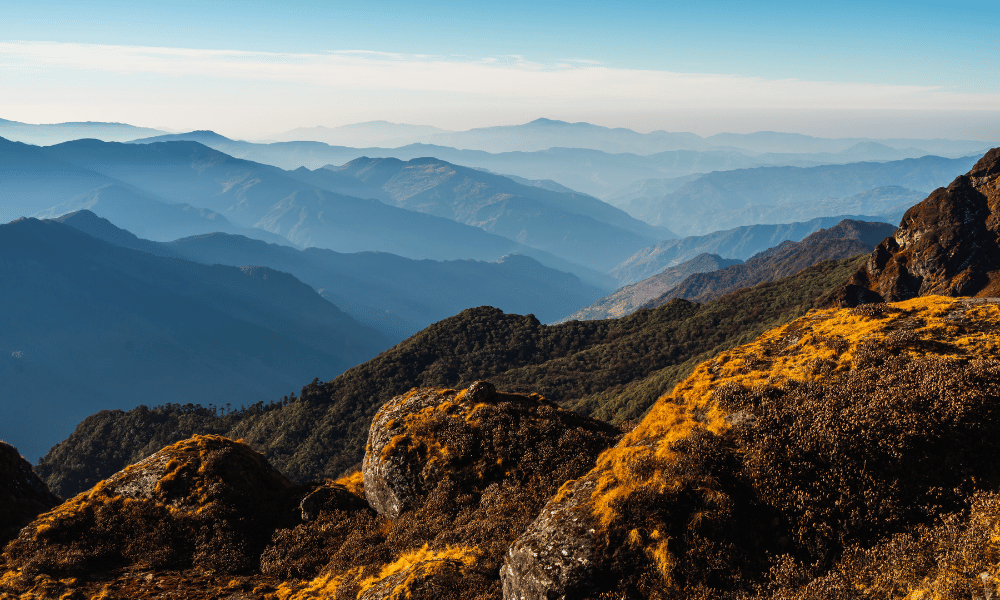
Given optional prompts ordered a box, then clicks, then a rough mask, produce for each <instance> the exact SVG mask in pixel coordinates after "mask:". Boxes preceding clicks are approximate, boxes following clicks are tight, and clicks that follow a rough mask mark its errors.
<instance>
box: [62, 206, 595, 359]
mask: <svg viewBox="0 0 1000 600" xmlns="http://www.w3.org/2000/svg"><path fill="white" fill-rule="evenodd" d="M59 221H61V222H64V223H66V224H68V225H70V226H72V227H76V228H77V229H80V230H81V231H85V232H86V233H89V234H91V235H93V236H95V237H98V238H100V239H103V240H105V241H107V242H110V243H112V244H116V245H120V246H125V247H127V248H134V249H136V250H142V251H144V252H149V253H150V254H156V255H158V256H170V257H175V258H183V259H185V260H191V261H195V262H199V263H203V264H223V265H231V266H237V267H241V266H245V265H257V266H264V267H270V268H272V269H275V270H278V271H284V272H286V273H291V274H292V275H294V276H295V277H297V278H298V279H299V280H301V281H303V282H305V283H307V284H309V285H311V286H312V287H313V288H314V289H316V290H317V291H319V292H320V295H322V296H323V297H324V298H326V299H328V300H330V301H331V302H333V303H334V304H335V305H337V306H338V307H339V308H341V309H342V310H344V311H345V312H346V313H348V314H349V315H351V316H352V317H353V318H355V319H356V320H358V321H360V322H362V323H364V324H366V325H368V326H370V327H374V328H376V329H378V330H379V331H382V332H383V333H384V334H386V335H387V336H389V337H390V338H392V339H393V340H394V341H400V340H402V339H404V338H406V337H409V336H410V335H412V334H414V333H416V332H417V331H419V330H421V329H423V328H424V327H426V326H428V325H430V324H431V323H433V322H434V321H439V320H441V319H444V318H446V317H449V316H451V315H454V314H456V313H458V312H461V311H462V310H464V309H466V308H469V307H473V306H482V305H490V306H495V307H498V308H500V309H502V310H505V311H508V312H518V313H533V314H535V315H536V316H537V317H538V318H539V319H542V320H544V321H551V320H554V319H556V318H557V317H559V316H560V315H562V314H565V312H566V310H567V308H568V307H579V306H580V305H582V304H586V303H588V302H590V301H592V300H593V299H594V298H596V297H599V296H600V294H601V293H602V292H601V290H600V289H598V288H593V287H590V286H587V285H584V284H582V283H581V282H580V280H579V279H577V278H576V277H574V276H572V275H569V274H567V273H562V272H560V271H556V270H554V269H549V268H547V267H544V266H542V265H541V264H540V263H538V262H537V261H535V260H534V259H532V258H529V257H527V256H521V255H509V256H505V257H503V258H501V259H500V260H498V261H496V262H484V261H473V260H457V261H431V260H419V261H418V260H412V259H407V258H403V257H400V256H396V255H392V254H388V253H384V252H363V253H352V254H344V253H340V252H334V251H332V250H326V249H321V248H307V249H305V250H296V249H294V248H287V247H282V246H277V245H274V244H267V243H264V242H261V241H257V240H251V239H247V238H245V237H243V236H236V235H228V234H223V233H215V234H209V235H200V236H192V237H188V238H184V239H179V240H176V241H173V242H170V243H155V242H149V241H148V240H142V239H139V238H137V237H135V236H134V235H131V234H130V233H129V232H127V231H123V230H121V229H118V228H117V227H115V226H114V225H112V224H111V223H108V222H107V221H104V220H103V219H101V218H99V217H97V216H96V215H94V214H93V213H90V212H89V211H80V212H78V213H73V214H70V215H65V216H64V217H61V218H60V219H59Z"/></svg>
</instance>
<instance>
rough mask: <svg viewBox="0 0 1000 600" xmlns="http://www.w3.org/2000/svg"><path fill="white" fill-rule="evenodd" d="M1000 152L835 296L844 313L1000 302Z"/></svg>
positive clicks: (927, 203)
mask: <svg viewBox="0 0 1000 600" xmlns="http://www.w3.org/2000/svg"><path fill="white" fill-rule="evenodd" d="M998 239H1000V148H994V149H993V150H990V151H989V152H988V153H987V154H986V155H985V156H984V157H983V158H982V159H980V160H979V162H977V163H976V165H975V166H974V167H973V168H972V170H971V171H969V172H968V173H967V174H965V175H962V176H960V177H958V178H956V179H955V181H953V182H952V183H951V185H949V186H948V187H947V188H939V189H937V190H935V191H934V192H933V193H932V194H931V195H930V196H928V197H927V199H926V200H924V201H923V202H921V203H920V204H917V205H916V206H914V207H913V208H911V209H910V210H908V211H907V212H906V214H905V215H903V220H902V222H901V223H900V226H899V229H897V230H896V232H895V234H894V235H893V236H892V237H890V238H888V239H886V240H885V241H883V242H882V243H881V244H879V245H878V246H877V247H876V248H875V250H874V251H873V252H872V254H871V257H870V258H869V259H868V262H867V263H866V264H865V266H864V267H863V268H861V269H859V270H858V272H857V273H855V274H854V276H852V277H851V279H850V280H848V281H847V282H846V283H845V284H844V285H843V286H841V288H840V289H839V290H837V292H836V293H835V294H834V296H833V301H834V302H835V303H837V304H839V305H840V306H857V305H858V304H862V303H869V302H897V301H900V300H907V299H909V298H915V297H917V296H926V295H931V294H938V295H944V296H997V295H1000V241H998Z"/></svg>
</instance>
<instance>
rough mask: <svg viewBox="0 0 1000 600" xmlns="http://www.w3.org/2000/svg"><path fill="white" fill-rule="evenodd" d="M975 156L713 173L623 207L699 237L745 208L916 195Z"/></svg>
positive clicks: (766, 211)
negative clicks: (893, 190)
mask: <svg viewBox="0 0 1000 600" xmlns="http://www.w3.org/2000/svg"><path fill="white" fill-rule="evenodd" d="M976 160H977V157H975V156H969V157H963V158H958V159H946V158H941V157H936V156H925V157H923V158H917V159H906V160H901V161H892V162H885V163H874V162H858V163H851V164H845V165H824V166H817V167H808V168H799V167H761V168H754V169H735V170H730V171H718V172H713V173H708V174H706V175H703V176H701V177H699V178H697V179H695V180H693V181H689V182H687V183H685V184H683V185H682V186H680V187H679V188H677V189H676V190H675V191H673V192H670V193H669V194H667V195H665V196H661V197H658V198H650V197H645V198H634V199H632V200H630V201H629V202H628V203H627V204H624V205H623V208H624V209H625V210H626V211H627V212H629V214H631V215H632V216H635V217H637V218H640V219H643V220H644V221H646V222H648V223H653V224H663V225H666V226H667V227H670V228H672V229H674V230H675V231H678V232H680V233H684V234H687V235H700V234H705V233H708V232H710V231H714V230H719V229H724V228H727V227H731V226H733V225H734V224H739V223H741V222H746V221H742V220H741V215H742V216H743V218H746V216H747V213H748V212H750V211H755V210H756V211H757V213H758V215H757V216H758V218H760V217H764V218H766V216H765V215H768V216H770V215H773V216H780V215H781V214H782V211H786V213H787V214H791V215H794V214H795V211H796V210H797V208H799V206H800V205H801V204H802V203H821V202H822V201H828V199H831V198H847V197H850V196H854V195H857V194H864V193H870V191H871V190H873V189H876V188H883V187H885V186H899V187H903V188H908V189H910V190H915V191H917V192H916V193H917V194H919V193H920V192H919V190H933V189H935V188H937V187H939V186H941V185H944V184H945V183H947V182H948V181H951V179H953V178H954V177H955V174H956V173H961V172H964V171H966V170H968V169H969V168H970V167H971V166H972V165H973V164H975V162H976ZM857 205H858V203H857V202H856V201H851V200H848V201H846V202H844V203H843V204H842V206H843V207H844V208H845V209H846V208H847V207H849V206H857ZM813 206H814V207H816V205H815V204H814V205H813ZM817 208H818V207H817ZM814 209H815V208H814ZM827 210H830V209H829V208H828V209H827ZM840 214H852V213H844V212H840ZM861 214H865V213H863V212H862V213H861ZM873 216H874V215H873Z"/></svg>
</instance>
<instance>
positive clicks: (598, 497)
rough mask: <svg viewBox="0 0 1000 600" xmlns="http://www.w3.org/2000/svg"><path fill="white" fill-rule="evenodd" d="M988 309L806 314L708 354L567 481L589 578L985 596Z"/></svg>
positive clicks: (989, 504)
mask: <svg viewBox="0 0 1000 600" xmlns="http://www.w3.org/2000/svg"><path fill="white" fill-rule="evenodd" d="M998 324H1000V306H998V304H996V303H992V302H977V301H970V300H964V299H958V300H956V299H953V298H942V297H923V298H917V299H914V300H910V301H907V302H902V303H898V304H894V305H888V306H887V305H868V306H863V307H861V308H858V309H853V310H847V309H845V310H817V311H811V312H810V313H809V314H808V315H806V316H804V317H802V318H800V319H798V320H796V321H794V322H792V323H789V324H787V325H785V326H782V327H779V328H776V329H774V330H771V331H769V332H768V333H767V334H765V335H763V336H761V337H760V338H758V339H757V340H755V341H754V342H753V343H750V344H747V345H745V346H741V347H739V348H736V349H734V350H731V351H728V352H723V353H721V354H719V355H718V356H716V357H715V358H714V359H712V360H709V361H707V362H705V363H702V364H701V365H700V366H698V368H697V369H696V370H695V371H694V373H693V374H692V375H691V376H690V377H688V378H687V379H686V380H684V381H683V382H682V383H680V384H679V385H678V386H677V387H676V388H675V389H674V391H673V392H672V393H671V394H669V395H667V396H664V397H663V398H661V399H660V400H659V401H658V402H657V404H656V405H655V406H654V407H653V409H652V410H651V412H650V413H649V414H648V415H647V417H646V418H645V419H644V420H643V421H642V422H641V423H640V424H639V425H638V426H637V427H636V428H635V429H634V430H633V431H631V432H630V433H629V434H628V435H627V436H626V437H625V438H624V439H623V440H622V442H621V443H619V444H618V445H617V446H616V447H614V448H612V449H610V450H608V451H606V452H605V453H603V454H602V455H601V457H600V458H599V459H598V465H597V467H596V468H595V469H594V470H593V471H592V472H591V473H590V474H588V475H587V476H586V477H584V478H582V479H581V480H579V482H570V483H568V484H567V485H566V486H564V488H563V490H561V492H560V496H565V495H569V492H572V490H573V489H574V486H577V487H578V486H581V485H585V484H586V485H592V486H593V493H592V495H591V497H590V511H591V514H592V515H593V516H594V518H595V521H596V522H597V523H599V532H598V533H597V536H598V539H597V543H596V544H595V547H598V548H600V549H601V550H599V551H598V552H597V555H596V556H594V557H591V558H592V559H593V561H594V562H595V563H596V564H599V565H600V569H599V571H600V572H601V575H600V576H598V579H599V580H602V581H603V582H604V584H603V585H597V588H598V589H603V590H604V593H605V594H610V595H609V596H608V597H628V598H631V597H642V598H674V597H679V598H709V597H711V598H734V599H735V598H740V599H743V598H761V599H763V598H774V599H777V598H799V599H803V600H804V599H810V600H813V599H815V600H819V599H821V598H822V599H829V598H845V599H846V598H910V599H913V600H915V599H916V598H942V599H945V598H949V599H950V598H956V599H957V598H969V597H972V596H970V594H972V593H973V592H975V593H977V594H979V595H980V597H982V594H983V585H984V584H986V585H987V588H989V589H990V590H992V592H993V593H994V594H996V593H997V591H998V590H997V585H996V582H997V580H996V579H995V575H996V574H997V572H998V569H1000V563H998V558H1000V554H998V547H1000V537H998V536H997V535H996V534H995V533H993V532H996V531H1000V521H998V520H997V517H998V516H1000V512H998V510H997V506H998V502H1000V495H998V493H997V492H998V491H1000V468H998V467H997V465H996V464H995V460H994V457H995V456H996V454H997V452H998V451H1000V402H998V400H1000V325H998ZM558 503H559V496H557V498H556V499H555V500H553V501H552V502H550V507H553V506H555V507H558ZM980 534H982V537H979V538H978V539H977V535H980ZM904 563H905V564H906V565H907V568H905V569H902V568H900V565H901V564H904ZM984 573H985V574H986V575H985V576H983V577H980V575H981V574H984ZM607 582H616V583H615V584H612V585H610V586H609V585H607ZM977 586H978V587H977Z"/></svg>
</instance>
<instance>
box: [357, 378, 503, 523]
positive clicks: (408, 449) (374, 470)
mask: <svg viewBox="0 0 1000 600" xmlns="http://www.w3.org/2000/svg"><path fill="white" fill-rule="evenodd" d="M495 391H496V390H495V388H494V387H493V384H491V383H488V382H485V381H477V382H475V383H473V384H472V385H471V386H469V388H468V390H465V391H464V392H458V393H454V392H451V393H450V394H442V393H441V391H440V390H434V389H421V390H413V391H411V392H410V393H408V394H405V395H403V396H398V397H396V398H393V399H392V400H390V401H389V402H387V403H386V404H385V406H383V407H382V409H381V410H380V411H379V412H378V414H377V415H375V419H373V420H372V426H371V429H370V430H369V432H368V445H367V447H366V448H365V458H364V461H363V463H362V467H361V472H362V475H363V476H364V481H365V496H366V497H367V498H368V504H370V505H371V507H372V508H373V509H375V511H376V512H378V513H379V514H380V515H382V516H385V517H389V518H390V519H394V518H396V517H398V516H399V515H400V513H402V512H403V511H404V510H406V509H407V508H409V507H411V506H413V504H414V501H415V499H416V498H418V497H421V496H423V494H424V493H425V491H426V490H428V489H429V487H430V486H431V484H433V483H435V482H436V481H437V480H438V479H440V476H441V473H439V472H438V471H439V464H438V461H435V460H433V457H432V454H434V452H435V450H439V448H436V447H435V446H434V440H432V439H428V440H426V442H427V443H428V444H430V447H427V448H421V447H420V445H421V444H422V443H423V442H424V441H425V440H421V438H420V437H419V436H414V435H413V433H412V432H409V433H408V431H407V428H408V426H409V425H410V424H411V423H412V422H413V420H414V419H432V418H433V413H434V412H435V411H436V410H440V411H442V412H441V414H442V415H444V414H454V413H455V412H458V411H462V410H465V409H468V408H471V406H472V405H474V404H475V403H477V402H483V401H487V400H489V399H491V398H492V397H493V396H494V394H495ZM415 458H416V460H415Z"/></svg>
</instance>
